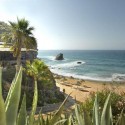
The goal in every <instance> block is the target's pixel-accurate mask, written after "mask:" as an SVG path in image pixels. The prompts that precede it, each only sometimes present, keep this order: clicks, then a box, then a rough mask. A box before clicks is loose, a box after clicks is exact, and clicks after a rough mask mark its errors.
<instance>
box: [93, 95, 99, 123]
mask: <svg viewBox="0 0 125 125" xmlns="http://www.w3.org/2000/svg"><path fill="white" fill-rule="evenodd" d="M99 115H100V114H99V104H98V96H97V95H96V97H95V102H94V106H93V118H92V119H93V124H94V125H100V116H99Z"/></svg>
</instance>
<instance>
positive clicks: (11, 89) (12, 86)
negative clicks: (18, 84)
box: [5, 72, 18, 107]
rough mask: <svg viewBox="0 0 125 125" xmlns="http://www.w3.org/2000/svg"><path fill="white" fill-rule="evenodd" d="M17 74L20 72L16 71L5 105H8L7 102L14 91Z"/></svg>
mask: <svg viewBox="0 0 125 125" xmlns="http://www.w3.org/2000/svg"><path fill="white" fill-rule="evenodd" d="M17 75H18V73H17V72H16V74H15V77H14V79H13V81H12V83H11V87H10V89H9V92H8V94H7V98H6V101H5V107H7V104H8V102H9V99H10V96H11V93H12V91H13V88H14V86H15V81H16V79H17Z"/></svg>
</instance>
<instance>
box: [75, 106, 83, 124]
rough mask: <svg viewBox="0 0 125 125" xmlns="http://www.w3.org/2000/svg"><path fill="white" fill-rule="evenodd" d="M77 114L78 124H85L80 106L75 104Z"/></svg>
mask: <svg viewBox="0 0 125 125" xmlns="http://www.w3.org/2000/svg"><path fill="white" fill-rule="evenodd" d="M75 115H76V118H77V122H78V125H85V121H84V119H83V115H82V113H81V112H80V106H79V105H77V104H76V106H75Z"/></svg>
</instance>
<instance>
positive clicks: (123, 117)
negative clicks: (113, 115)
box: [116, 110, 125, 125]
mask: <svg viewBox="0 0 125 125" xmlns="http://www.w3.org/2000/svg"><path fill="white" fill-rule="evenodd" d="M116 125H125V114H124V113H123V110H122V111H121V114H120V116H119V118H118V121H117V123H116Z"/></svg>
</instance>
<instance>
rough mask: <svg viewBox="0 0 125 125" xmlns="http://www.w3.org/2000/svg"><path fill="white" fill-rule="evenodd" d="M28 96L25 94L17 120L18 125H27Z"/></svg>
mask: <svg viewBox="0 0 125 125" xmlns="http://www.w3.org/2000/svg"><path fill="white" fill-rule="evenodd" d="M26 115H27V114H26V95H25V94H24V96H23V100H22V104H21V108H20V111H19V114H18V118H17V125H25V124H26Z"/></svg>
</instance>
